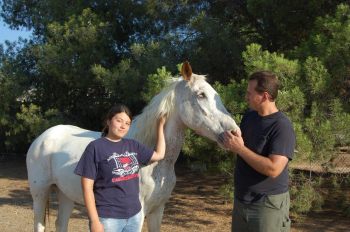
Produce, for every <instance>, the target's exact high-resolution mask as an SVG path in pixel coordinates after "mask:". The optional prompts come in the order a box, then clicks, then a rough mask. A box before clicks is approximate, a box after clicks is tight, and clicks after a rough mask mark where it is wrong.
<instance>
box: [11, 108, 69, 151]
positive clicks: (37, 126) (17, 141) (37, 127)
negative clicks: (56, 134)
mask: <svg viewBox="0 0 350 232" xmlns="http://www.w3.org/2000/svg"><path fill="white" fill-rule="evenodd" d="M62 121H63V119H62V117H61V115H60V114H59V112H58V111H57V110H55V109H50V110H47V111H45V112H42V110H41V108H40V107H39V106H36V105H34V104H30V105H29V106H28V107H27V106H25V105H22V106H21V111H20V112H18V113H17V114H16V120H15V121H13V122H12V124H11V127H10V128H11V129H10V130H9V131H8V132H7V133H6V136H8V137H9V139H8V140H7V141H6V143H5V144H6V145H7V146H18V145H21V144H28V143H30V142H32V141H33V140H34V139H35V137H36V136H37V135H39V134H41V133H42V132H43V131H44V130H46V129H47V128H49V127H51V126H53V125H57V124H59V123H61V122H62ZM17 151H20V152H26V149H25V148H24V147H22V149H18V148H17Z"/></svg>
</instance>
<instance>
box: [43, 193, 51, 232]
mask: <svg viewBox="0 0 350 232" xmlns="http://www.w3.org/2000/svg"><path fill="white" fill-rule="evenodd" d="M46 217H47V221H46ZM44 225H46V228H48V227H49V226H50V192H49V196H48V198H47V202H46V207H45V217H44Z"/></svg>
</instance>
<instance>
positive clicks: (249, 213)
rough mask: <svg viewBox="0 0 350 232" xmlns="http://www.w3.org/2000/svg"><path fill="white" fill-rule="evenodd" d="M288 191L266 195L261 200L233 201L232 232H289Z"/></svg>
mask: <svg viewBox="0 0 350 232" xmlns="http://www.w3.org/2000/svg"><path fill="white" fill-rule="evenodd" d="M289 206H290V198H289V192H286V193H282V194H278V195H270V196H266V197H265V199H264V200H263V201H262V202H257V203H252V204H244V203H243V202H240V201H239V200H238V199H235V201H234V207H233V208H234V209H233V213H232V232H281V231H282V232H285V231H286V232H289V231H290V224H291V222H290V219H289Z"/></svg>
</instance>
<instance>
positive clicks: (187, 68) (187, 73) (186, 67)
mask: <svg viewBox="0 0 350 232" xmlns="http://www.w3.org/2000/svg"><path fill="white" fill-rule="evenodd" d="M181 75H182V77H183V78H184V80H186V81H189V80H191V76H192V68H191V65H190V63H189V62H188V61H185V62H184V63H183V64H182V68H181Z"/></svg>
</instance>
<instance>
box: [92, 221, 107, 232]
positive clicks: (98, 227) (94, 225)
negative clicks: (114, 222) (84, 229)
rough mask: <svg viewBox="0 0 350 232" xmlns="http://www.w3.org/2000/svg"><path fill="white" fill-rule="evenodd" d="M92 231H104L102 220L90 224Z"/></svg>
mask: <svg viewBox="0 0 350 232" xmlns="http://www.w3.org/2000/svg"><path fill="white" fill-rule="evenodd" d="M90 227H91V232H103V231H104V228H103V225H102V223H101V222H100V221H93V222H91V224H90Z"/></svg>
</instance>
